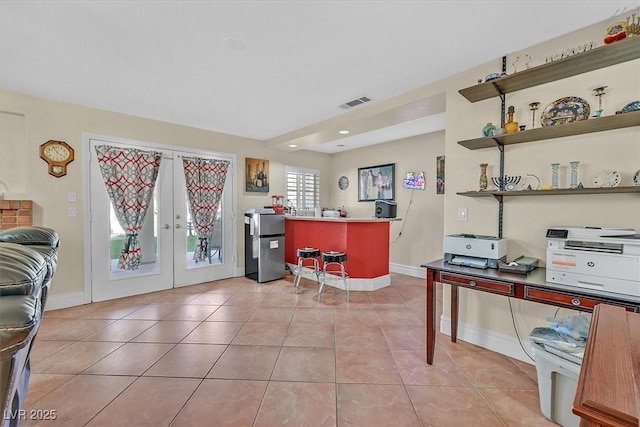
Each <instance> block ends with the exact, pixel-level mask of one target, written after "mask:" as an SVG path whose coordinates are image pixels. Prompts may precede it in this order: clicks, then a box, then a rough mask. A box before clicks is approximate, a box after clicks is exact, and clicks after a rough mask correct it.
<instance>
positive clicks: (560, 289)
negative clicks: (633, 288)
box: [422, 259, 640, 365]
mask: <svg viewBox="0 0 640 427" xmlns="http://www.w3.org/2000/svg"><path fill="white" fill-rule="evenodd" d="M422 267H425V268H426V269H427V307H426V308H427V319H426V320H427V322H426V323H427V325H426V326H427V327H426V338H427V363H428V364H429V365H431V364H433V353H434V351H435V347H436V295H435V294H436V288H435V286H436V282H440V283H443V284H447V285H451V341H452V342H456V339H457V335H458V289H459V288H460V287H462V288H466V289H471V290H475V291H481V292H489V293H493V294H496V295H503V296H506V297H511V298H515V299H522V300H527V301H534V302H539V303H542V304H548V305H553V306H556V307H565V308H571V309H574V310H582V311H593V309H594V307H595V306H596V305H598V304H601V303H605V304H610V305H615V306H620V307H623V308H624V309H625V310H627V311H633V312H639V311H640V297H636V296H632V295H622V294H615V293H612V292H604V291H595V290H591V289H586V288H579V287H575V286H567V285H559V284H555V283H549V282H546V281H545V278H546V272H545V269H544V268H536V269H535V270H533V271H532V272H530V273H528V274H526V275H525V274H515V273H505V272H501V271H498V270H494V269H491V268H489V269H486V270H482V269H478V268H472V267H462V266H458V265H452V264H449V263H447V262H445V261H444V260H443V259H440V260H437V261H433V262H428V263H425V264H422Z"/></svg>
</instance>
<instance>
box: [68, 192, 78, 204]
mask: <svg viewBox="0 0 640 427" xmlns="http://www.w3.org/2000/svg"><path fill="white" fill-rule="evenodd" d="M69 201H70V202H77V201H78V193H76V192H75V191H72V192H71V193H69Z"/></svg>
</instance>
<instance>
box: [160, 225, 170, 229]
mask: <svg viewBox="0 0 640 427" xmlns="http://www.w3.org/2000/svg"><path fill="white" fill-rule="evenodd" d="M162 228H164V229H165V230H168V229H170V228H171V226H170V225H169V224H165V225H164V227H162Z"/></svg>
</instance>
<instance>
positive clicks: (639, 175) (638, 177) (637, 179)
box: [633, 170, 640, 185]
mask: <svg viewBox="0 0 640 427" xmlns="http://www.w3.org/2000/svg"><path fill="white" fill-rule="evenodd" d="M633 184H634V185H640V170H638V171H636V173H635V175H633Z"/></svg>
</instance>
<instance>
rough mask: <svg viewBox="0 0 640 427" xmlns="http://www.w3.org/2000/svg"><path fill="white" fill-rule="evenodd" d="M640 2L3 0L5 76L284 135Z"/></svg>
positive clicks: (38, 89) (31, 87)
mask: <svg viewBox="0 0 640 427" xmlns="http://www.w3.org/2000/svg"><path fill="white" fill-rule="evenodd" d="M639 4H640V3H639V2H638V1H637V0H633V1H616V0H604V1H595V0H592V1H562V0H555V1H554V0H549V1H544V0H537V1H518V0H512V1H506V0H505V1H475V0H466V1H453V0H448V1H436V0H431V1H428V0H423V1H418V0H414V1H401V0H398V1H204V0H201V1H141V0H139V1H107V0H104V1H55V0H50V1H13V0H0V87H1V88H2V89H4V90H7V91H11V92H20V93H25V94H30V95H34V96H38V97H44V98H50V99H54V100H60V101H65V102H71V103H75V104H80V105H86V106H90V107H95V108H100V109H105V110H110V111H117V112H122V113H126V114H131V115H135V116H141V117H147V118H151V119H156V120H162V121H167V122H172V123H178V124H182V125H187V126H193V127H197V128H203V129H209V130H213V131H217V132H223V133H228V134H233V135H240V136H245V137H250V138H255V139H258V140H263V141H269V140H273V139H274V138H278V137H280V138H279V140H282V139H283V137H284V136H286V135H287V134H289V133H292V134H293V133H295V132H296V131H299V130H300V129H304V128H305V127H308V126H311V125H313V124H316V123H319V122H322V121H324V120H328V119H332V118H336V117H338V116H340V115H344V114H349V112H348V111H345V110H343V109H341V108H339V105H341V104H344V103H345V102H348V101H351V100H353V99H355V98H359V97H361V96H367V97H369V98H371V99H372V101H371V102H370V103H367V104H364V105H362V106H358V107H355V108H354V109H352V110H351V111H354V110H356V109H366V108H367V106H368V105H374V104H375V103H376V102H380V101H382V100H385V99H388V98H390V97H393V96H396V95H400V94H402V93H406V92H408V91H411V90H413V89H416V88H418V87H421V86H423V85H426V84H428V83H430V82H434V81H437V80H440V79H442V78H445V77H447V76H449V75H452V74H455V73H458V72H460V71H464V70H466V69H469V68H472V67H475V66H477V65H480V64H483V63H486V62H487V61H489V60H492V59H495V58H499V57H501V56H503V55H505V54H507V53H510V52H514V51H516V50H520V49H523V48H526V47H528V46H531V45H534V44H537V43H540V42H542V41H546V40H549V39H552V38H554V37H556V36H559V35H562V34H566V33H569V32H572V31H575V30H576V29H579V28H583V27H585V26H588V25H591V24H593V23H596V22H600V21H602V20H605V19H608V18H610V17H612V16H614V15H619V14H623V13H624V12H626V11H628V10H629V9H631V8H636V7H638V5H639ZM426 110H428V109H426ZM426 110H425V111H426ZM432 113H434V111H431V112H430V113H429V114H432ZM440 113H441V112H439V111H435V114H436V116H435V117H413V118H412V119H411V120H398V121H397V122H395V123H386V124H384V125H381V126H375V125H371V124H369V125H368V127H367V128H361V129H359V130H358V132H357V135H355V136H349V137H346V138H341V139H340V140H339V141H335V140H337V139H338V138H339V135H336V137H335V138H332V137H323V138H315V140H313V141H311V139H310V140H309V141H308V142H307V144H305V145H304V147H302V148H304V149H312V150H315V151H319V152H327V153H332V152H339V151H342V150H345V149H351V148H356V147H359V146H364V145H367V144H370V143H372V142H373V143H378V142H384V141H389V140H392V139H397V138H398V137H406V136H411V135H416V134H421V133H426V132H429V131H432V130H437V129H442V128H443V126H444V125H443V123H444V114H440ZM382 122H384V120H383V121H382ZM345 123H346V124H348V121H345ZM356 127H357V126H356ZM376 128H382V129H376ZM299 134H300V132H298V135H297V136H296V139H298V140H300V141H303V142H304V135H303V137H300V135H299ZM303 134H304V132H303ZM309 138H311V136H309ZM285 139H286V138H285ZM334 139H335V140H334ZM374 141H375V142H374ZM338 143H341V144H344V145H345V147H338V146H337V145H338Z"/></svg>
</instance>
